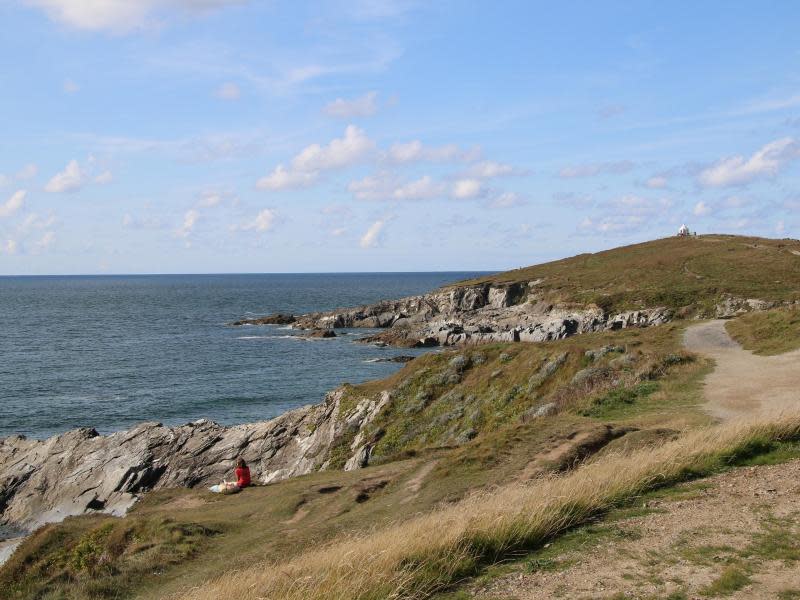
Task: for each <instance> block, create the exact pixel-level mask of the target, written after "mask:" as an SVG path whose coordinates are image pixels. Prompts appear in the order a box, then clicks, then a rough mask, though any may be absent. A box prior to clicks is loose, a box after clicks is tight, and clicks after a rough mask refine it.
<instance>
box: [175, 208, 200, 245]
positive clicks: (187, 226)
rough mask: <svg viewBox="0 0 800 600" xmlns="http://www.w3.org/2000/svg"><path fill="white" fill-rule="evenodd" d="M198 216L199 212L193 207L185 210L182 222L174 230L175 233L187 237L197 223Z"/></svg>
mask: <svg viewBox="0 0 800 600" xmlns="http://www.w3.org/2000/svg"><path fill="white" fill-rule="evenodd" d="M199 218H200V213H199V212H197V211H196V210H195V209H191V210H187V211H186V214H184V215H183V224H182V225H181V226H180V228H179V229H178V230H177V231H176V232H175V235H177V236H178V237H182V238H187V237H189V235H190V234H191V233H192V230H193V229H194V226H195V225H196V224H197V219H199Z"/></svg>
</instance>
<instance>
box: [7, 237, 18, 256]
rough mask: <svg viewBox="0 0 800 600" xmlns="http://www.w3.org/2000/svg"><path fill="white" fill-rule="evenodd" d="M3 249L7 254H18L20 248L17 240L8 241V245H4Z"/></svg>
mask: <svg viewBox="0 0 800 600" xmlns="http://www.w3.org/2000/svg"><path fill="white" fill-rule="evenodd" d="M3 247H4V249H5V251H6V253H7V254H16V253H17V249H18V246H17V242H16V240H6V243H5V244H3Z"/></svg>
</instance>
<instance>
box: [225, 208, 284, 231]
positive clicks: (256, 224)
mask: <svg viewBox="0 0 800 600" xmlns="http://www.w3.org/2000/svg"><path fill="white" fill-rule="evenodd" d="M276 218H277V213H276V212H275V211H274V210H272V209H271V208H265V209H264V210H262V211H261V212H259V213H258V214H257V215H256V216H255V217H254V218H253V219H251V220H250V221H247V222H246V223H243V224H241V225H239V226H238V227H234V229H238V230H240V231H255V232H256V233H264V232H266V231H269V230H270V229H272V226H273V225H274V224H275V220H276Z"/></svg>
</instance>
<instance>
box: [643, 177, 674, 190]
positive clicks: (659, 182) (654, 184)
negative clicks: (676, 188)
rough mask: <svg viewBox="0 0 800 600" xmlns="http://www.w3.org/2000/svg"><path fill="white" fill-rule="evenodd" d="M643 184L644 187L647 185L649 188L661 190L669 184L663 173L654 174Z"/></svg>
mask: <svg viewBox="0 0 800 600" xmlns="http://www.w3.org/2000/svg"><path fill="white" fill-rule="evenodd" d="M644 185H645V187H649V188H650V189H651V190H663V189H664V188H665V187H667V185H669V180H668V179H667V178H666V177H664V176H663V175H654V176H653V177H651V178H650V179H648V180H647V181H645V182H644Z"/></svg>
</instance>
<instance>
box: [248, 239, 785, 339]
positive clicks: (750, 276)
mask: <svg viewBox="0 0 800 600" xmlns="http://www.w3.org/2000/svg"><path fill="white" fill-rule="evenodd" d="M798 281H800V242H798V241H797V240H769V239H763V238H750V237H741V236H721V235H707V236H697V237H683V238H679V237H674V238H664V239H660V240H654V241H651V242H646V243H643V244H636V245H633V246H626V247H622V248H615V249H613V250H608V251H605V252H598V253H596V254H582V255H579V256H575V257H572V258H567V259H564V260H559V261H555V262H550V263H545V264H542V265H537V266H533V267H527V268H525V269H518V270H514V271H507V272H504V273H498V274H496V275H491V276H488V277H482V278H480V279H474V280H469V281H463V282H458V283H456V284H453V285H451V286H448V287H445V288H442V289H440V290H437V291H435V292H431V293H430V294H425V295H422V296H413V297H410V298H403V299H400V300H387V301H383V302H379V303H377V304H372V305H367V306H361V307H357V308H344V309H337V310H334V311H329V312H325V313H314V314H310V315H301V316H297V317H295V316H292V317H291V320H292V322H293V326H295V327H300V328H305V329H323V330H325V329H336V328H340V327H368V328H376V327H377V328H383V329H385V331H383V332H381V333H379V334H377V335H372V336H369V337H368V338H366V341H369V342H383V343H388V344H395V345H401V346H438V345H441V346H457V345H465V344H471V343H483V342H491V341H493V342H503V341H527V342H539V341H548V340H554V339H562V338H565V337H568V336H570V335H574V334H576V333H588V332H592V331H606V330H613V329H620V328H624V327H631V326H637V327H643V326H650V325H659V324H662V323H664V322H667V321H670V320H673V319H681V318H690V317H715V316H716V317H730V316H733V315H735V314H738V313H740V312H744V311H749V310H754V309H756V310H761V309H764V308H769V307H771V306H775V305H778V304H781V303H792V302H795V301H797V300H799V299H800V283H798ZM281 316H282V317H285V315H281ZM271 319H274V317H272V318H267V319H266V320H265V319H250V320H244V321H239V322H237V324H245V323H251V324H258V323H263V322H270V320H271Z"/></svg>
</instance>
